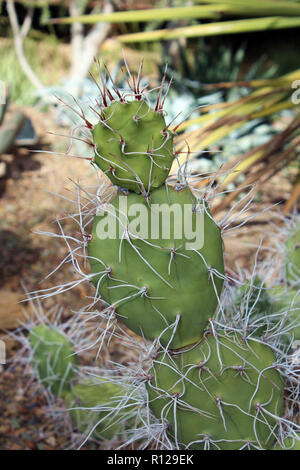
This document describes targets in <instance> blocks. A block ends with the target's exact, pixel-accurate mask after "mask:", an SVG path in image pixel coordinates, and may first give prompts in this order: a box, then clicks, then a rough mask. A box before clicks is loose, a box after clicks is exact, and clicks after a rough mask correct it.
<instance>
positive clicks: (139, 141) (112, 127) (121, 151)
mask: <svg viewBox="0 0 300 470" xmlns="http://www.w3.org/2000/svg"><path fill="white" fill-rule="evenodd" d="M92 133H93V139H94V143H95V163H96V164H97V165H98V166H99V167H100V168H101V169H102V170H103V171H104V172H105V173H106V174H107V176H108V177H109V178H110V179H111V181H112V182H113V183H114V184H116V185H118V186H122V187H123V188H128V189H130V190H131V191H135V192H137V193H144V194H146V193H148V192H149V191H150V190H152V189H155V188H158V187H159V186H161V185H162V184H163V183H164V182H165V180H166V178H167V176H168V173H169V170H170V168H171V165H172V161H173V158H174V155H173V135H172V133H171V132H170V131H169V130H168V129H167V125H166V122H165V118H164V116H163V114H162V113H159V112H155V111H154V110H152V109H151V108H150V107H149V105H148V103H147V102H146V101H145V100H142V99H138V100H135V101H131V102H123V100H122V101H113V102H112V103H111V104H110V106H108V107H107V108H104V109H103V110H102V112H101V120H100V121H99V122H98V124H96V125H95V127H94V128H93V130H92Z"/></svg>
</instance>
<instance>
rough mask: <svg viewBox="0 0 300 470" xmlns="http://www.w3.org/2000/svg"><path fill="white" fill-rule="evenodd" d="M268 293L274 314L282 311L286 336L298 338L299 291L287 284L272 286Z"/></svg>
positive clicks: (299, 328) (299, 326)
mask: <svg viewBox="0 0 300 470" xmlns="http://www.w3.org/2000/svg"><path fill="white" fill-rule="evenodd" d="M269 293H270V295H272V298H273V307H272V308H273V312H274V314H278V313H282V315H281V318H282V323H283V325H284V328H285V331H286V335H287V337H288V338H293V339H294V340H296V341H298V340H300V291H299V290H298V289H295V288H291V287H288V286H274V287H273V288H272V289H270V291H269Z"/></svg>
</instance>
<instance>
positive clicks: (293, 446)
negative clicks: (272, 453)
mask: <svg viewBox="0 0 300 470" xmlns="http://www.w3.org/2000/svg"><path fill="white" fill-rule="evenodd" d="M273 450H300V434H299V433H298V434H296V435H292V436H287V437H285V438H284V439H283V441H282V442H280V443H278V444H276V445H275V446H274V447H273Z"/></svg>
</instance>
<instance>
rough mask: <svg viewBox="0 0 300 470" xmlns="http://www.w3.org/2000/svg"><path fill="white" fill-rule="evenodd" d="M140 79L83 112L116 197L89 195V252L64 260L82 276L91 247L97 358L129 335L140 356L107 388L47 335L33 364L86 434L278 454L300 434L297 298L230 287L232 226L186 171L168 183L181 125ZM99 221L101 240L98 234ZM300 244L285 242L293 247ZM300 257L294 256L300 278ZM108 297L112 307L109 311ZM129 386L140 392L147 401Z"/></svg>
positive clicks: (34, 341) (82, 222) (255, 285)
mask: <svg viewBox="0 0 300 470" xmlns="http://www.w3.org/2000/svg"><path fill="white" fill-rule="evenodd" d="M98 65H99V63H98ZM140 72H141V68H140V70H139V73H138V77H137V79H134V78H133V77H132V76H131V74H130V72H129V71H128V73H129V85H130V90H126V91H124V90H123V91H121V90H119V89H118V88H117V87H116V85H115V83H114V82H113V81H112V79H111V77H110V75H109V77H110V80H111V81H112V88H110V89H109V88H108V87H107V85H106V80H105V79H104V78H103V76H102V75H101V70H100V77H101V83H102V90H101V98H102V102H101V103H97V105H96V107H95V108H91V109H92V110H93V111H94V112H95V113H96V116H97V118H96V119H97V123H96V124H94V125H93V124H91V123H90V122H89V121H88V120H87V119H86V117H85V115H84V113H83V111H82V110H81V108H80V112H79V114H80V115H81V117H82V118H83V121H84V123H85V124H83V127H84V125H85V127H86V129H87V130H88V131H90V134H91V140H90V141H88V143H89V145H91V146H92V147H93V150H94V153H95V156H94V160H93V163H95V164H96V166H98V167H99V168H100V169H102V170H103V171H104V172H105V174H106V175H107V176H108V177H109V178H110V180H111V182H112V183H113V184H114V185H116V186H117V188H116V189H117V192H116V195H115V197H114V199H113V200H111V194H110V195H109V196H107V194H106V193H103V194H102V193H101V186H100V187H99V188H97V194H96V195H95V197H94V196H92V197H91V199H90V200H88V201H86V199H85V201H84V204H83V205H82V207H80V211H79V213H80V215H79V217H78V219H79V220H78V223H79V226H80V229H81V234H84V241H82V238H81V239H80V240H77V241H78V246H79V247H83V252H84V255H83V256H82V254H81V252H80V255H78V251H77V248H76V249H75V250H74V249H71V248H70V256H69V257H66V260H67V261H66V262H69V261H70V260H72V263H73V266H74V268H75V270H76V272H77V273H80V274H82V273H83V270H81V268H80V269H79V267H80V266H81V262H82V258H84V259H85V258H86V248H87V254H88V258H89V262H90V269H91V272H89V273H88V274H85V273H83V280H84V281H86V280H89V281H90V280H92V282H93V284H94V286H95V295H94V298H93V300H92V302H91V303H90V304H89V306H87V307H86V308H85V309H84V312H83V313H84V315H85V316H83V317H82V318H83V321H82V325H83V330H85V328H86V335H87V338H90V332H91V326H87V323H88V322H89V320H92V321H95V322H96V327H94V325H92V330H93V331H95V330H96V331H97V334H98V332H99V331H100V332H101V333H100V339H99V338H97V339H96V340H94V339H93V340H91V348H92V349H93V348H94V347H95V346H96V345H98V344H99V350H98V351H100V350H101V348H102V347H108V346H107V345H106V341H105V339H106V338H107V335H108V341H107V343H108V345H109V344H111V343H112V342H114V341H116V342H117V343H119V342H120V341H122V340H123V339H124V338H125V339H124V343H122V346H123V345H124V346H125V345H126V347H129V349H130V353H131V354H133V350H134V349H136V350H137V352H136V356H135V358H134V360H133V361H131V356H130V355H129V357H130V360H128V357H126V360H125V362H124V363H121V364H118V363H117V361H115V360H114V359H113V360H110V361H109V363H108V368H109V371H108V372H109V374H111V376H112V377H113V381H112V382H109V383H107V381H106V380H105V375H107V374H106V373H104V374H103V381H102V382H101V380H100V382H101V383H95V382H94V381H91V380H86V381H85V380H82V376H81V379H79V381H77V385H74V382H73V381H72V378H73V371H74V369H75V367H74V366H75V365H76V363H75V359H74V356H72V347H71V345H70V344H68V342H67V341H66V338H64V336H63V335H62V337H61V336H57V334H56V333H54V331H52V330H51V329H50V330H49V328H47V327H45V330H44V328H43V327H42V328H41V329H38V330H37V329H36V330H35V331H34V330H33V331H32V333H31V335H30V336H31V337H30V342H31V346H32V348H33V349H34V359H35V362H36V368H37V370H38V371H39V374H40V377H41V380H42V381H43V382H44V383H46V384H47V385H48V386H49V387H51V388H52V389H53V390H54V391H55V393H56V394H64V396H65V397H66V400H67V404H68V407H69V408H70V413H71V416H72V418H73V420H74V423H75V426H76V427H77V429H79V430H80V431H81V432H83V433H87V434H88V435H93V436H94V437H96V438H100V439H105V440H111V439H112V438H113V437H115V436H117V438H120V436H121V435H122V436H123V437H124V436H125V435H126V436H130V437H129V438H128V441H127V444H128V445H133V443H134V442H140V440H141V439H142V438H145V441H144V443H143V444H142V446H144V447H142V448H156V449H157V448H162V449H165V450H166V449H168V450H169V449H170V450H173V449H196V450H197V449H199V450H202V449H233V450H238V449H272V448H273V447H274V445H275V444H276V442H277V443H280V442H283V440H284V437H285V436H286V435H287V434H288V432H292V434H293V432H296V431H297V432H299V430H300V428H299V426H298V424H297V423H295V422H292V421H290V420H289V419H288V418H287V417H286V416H288V414H284V413H291V410H292V409H295V408H296V407H297V406H298V403H299V399H298V397H299V388H298V387H299V377H298V369H297V367H298V366H297V365H296V366H295V364H296V362H295V358H293V357H292V355H291V354H290V353H289V351H288V348H287V347H286V346H285V345H282V344H281V337H282V336H283V335H284V334H286V335H289V334H290V333H291V334H292V335H293V338H297V337H298V336H297V335H298V330H297V329H296V328H297V327H299V321H298V317H297V318H296V319H295V321H294V317H291V316H288V315H287V313H289V312H290V309H289V308H288V311H289V312H287V307H286V305H287V303H289V302H290V298H288V299H286V298H285V297H284V298H280V299H279V300H278V299H277V298H276V296H275V295H274V292H273V291H272V290H271V289H269V286H268V289H267V288H266V286H265V282H264V281H262V280H261V277H260V276H256V277H254V276H252V277H251V281H250V282H246V284H245V286H243V287H240V288H238V289H236V287H234V286H232V281H234V276H233V277H231V276H230V273H229V274H228V275H227V274H226V275H225V272H224V262H223V246H222V237H221V229H220V227H222V228H223V230H224V227H226V226H227V225H226V224H225V225H224V220H226V217H225V219H223V222H221V223H220V227H219V226H218V225H217V224H216V222H215V221H214V219H213V217H212V214H211V212H210V210H209V207H208V203H207V199H209V189H205V190H204V191H202V189H201V190H200V192H199V193H198V194H200V196H198V197H197V196H196V194H197V191H196V190H194V189H192V188H191V187H189V185H188V180H189V177H188V175H187V172H186V167H185V168H184V169H182V168H181V167H180V168H179V170H178V175H177V176H176V177H175V176H174V175H173V179H171V178H170V179H169V180H168V181H167V177H168V175H169V170H170V168H171V165H172V162H173V161H174V159H175V157H177V153H176V151H175V150H174V149H173V136H174V134H175V132H176V128H174V129H171V128H170V124H171V123H169V124H167V123H166V120H165V114H164V111H163V103H164V101H165V96H164V97H163V83H162V84H161V87H159V90H158V97H157V102H156V106H155V107H154V109H151V108H150V107H149V104H148V100H147V95H146V94H145V93H144V90H145V89H144V88H143V89H141V78H140ZM163 82H164V80H163ZM100 89H101V87H100ZM81 127H82V126H81ZM94 166H95V165H94ZM171 180H172V181H171ZM171 183H172V184H171ZM207 196H208V198H207ZM89 197H90V193H89V191H85V198H87V199H89ZM109 201H110V202H109ZM89 203H91V205H90V204H89ZM247 204H248V203H247ZM91 206H92V207H93V208H92V209H91ZM91 211H92V212H93V214H95V215H93V217H94V219H93V224H92V233H87V232H86V230H87V227H89V226H90V222H91V213H92V212H91ZM76 214H77V216H78V207H77V206H76ZM72 220H77V219H76V216H72ZM226 223H227V222H226ZM228 225H229V224H228ZM60 228H61V227H60ZM63 237H64V238H65V236H64V235H63ZM72 239H73V240H74V238H72ZM294 242H295V240H294V239H293V241H292V242H288V243H287V246H288V247H289V246H290V245H289V243H291V246H293V250H294V248H295V243H294ZM297 243H298V242H297ZM293 250H290V251H291V252H293V253H294V251H293ZM296 250H297V246H296ZM296 258H297V257H294V254H291V256H290V257H289V262H290V261H292V262H293V273H294V265H295V264H297V263H296V262H297V259H296ZM289 270H290V265H289V266H288V268H287V272H289ZM224 280H225V287H226V288H228V291H229V292H235V295H234V294H233V295H232V298H231V299H230V302H229V305H231V306H232V307H233V308H232V312H231V311H230V312H229V309H227V306H228V305H227V303H226V304H225V303H224V296H223V294H224V291H223V284H224ZM240 284H241V283H239V285H240ZM70 285H73V283H66V284H65V285H64V287H65V288H66V289H68V288H69V286H70ZM74 285H78V282H77V280H76V282H74ZM292 288H293V286H292ZM234 289H235V291H234ZM61 290H62V289H61V287H59V288H58V292H61ZM45 291H46V293H45V297H47V296H48V295H49V294H48V290H45ZM225 291H226V289H225ZM290 295H292V294H291V293H290V292H289V294H288V296H290ZM99 299H101V300H102V301H103V303H104V307H103V309H101V310H100V311H99V310H98V309H97V307H96V306H97V303H98V300H99ZM297 302H298V301H297ZM94 309H95V310H94ZM86 315H88V316H86ZM89 315H90V317H89ZM99 318H100V319H101V320H100V321H99V324H98V320H99ZM123 324H125V326H126V327H127V329H126V328H124V326H123ZM285 325H287V328H285ZM79 330H80V328H79V329H78V328H77V327H76V328H75V331H76V337H77V332H78V331H79ZM132 332H134V333H136V334H137V335H139V337H140V338H136V336H135V335H133V334H132ZM40 338H42V339H40ZM112 338H113V339H112ZM150 342H151V343H150ZM76 344H77V343H76ZM115 344H116V343H115ZM103 345H105V346H103ZM86 349H88V348H87V346H86V341H84V342H83V343H82V351H85V350H86ZM70 357H71V359H72V360H70ZM66 358H68V360H67V361H66ZM132 364H133V366H132ZM114 368H115V369H116V370H117V372H118V374H119V375H118V377H119V378H120V384H119V383H117V382H116V380H115V375H113V370H114ZM102 370H103V369H102ZM127 370H129V372H128V377H126V380H124V374H125V372H124V371H126V372H127ZM77 372H78V370H77ZM122 384H123V385H124V384H126V385H128V384H130V385H131V386H133V387H134V389H135V391H136V392H138V393H137V395H138V397H139V398H137V399H135V397H134V394H133V393H132V391H129V389H126V390H125V389H124V388H123V387H122V386H121V385H122ZM285 384H288V385H287V388H286V389H285ZM72 385H73V387H72ZM125 388H126V387H125ZM285 391H287V395H288V396H289V398H288V401H289V400H290V409H289V410H288V411H286V410H285V407H284V392H285ZM134 417H139V418H140V421H141V423H142V424H141V423H140V424H141V426H139V425H137V424H136V423H137V422H138V421H135V418H134ZM127 426H129V427H131V428H132V429H131V430H130V431H132V432H130V431H129V430H128V429H127ZM124 431H125V432H124ZM293 435H294V434H293ZM124 439H126V437H125V438H124ZM125 445H126V444H124V446H125ZM151 446H152V447H151ZM160 446H161V447H160Z"/></svg>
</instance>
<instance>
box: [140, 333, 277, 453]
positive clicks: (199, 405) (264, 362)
mask: <svg viewBox="0 0 300 470" xmlns="http://www.w3.org/2000/svg"><path fill="white" fill-rule="evenodd" d="M273 363H275V356H274V354H273V352H272V350H271V349H270V348H269V347H268V346H266V345H264V344H262V343H259V342H256V341H254V340H250V341H248V342H247V343H246V342H244V341H243V339H242V338H241V337H240V336H238V335H234V336H233V335H228V336H221V335H218V337H217V339H216V338H215V337H214V336H212V335H211V334H208V335H205V336H204V337H203V338H202V340H201V342H200V343H199V344H197V345H195V346H194V347H193V348H190V349H187V350H186V351H185V352H181V351H173V352H169V353H166V352H164V353H162V354H160V355H159V356H158V357H157V358H156V360H155V361H154V364H153V366H152V368H151V369H150V374H152V377H153V378H152V379H151V380H150V381H149V382H148V384H147V389H148V392H149V400H150V401H149V406H150V408H151V410H152V411H153V413H154V414H155V416H156V417H157V418H162V419H164V420H166V421H167V423H168V431H167V432H168V433H169V435H170V436H171V438H172V439H173V440H174V441H175V444H176V445H177V446H178V447H179V448H185V447H188V448H190V449H192V450H194V449H199V450H202V449H206V448H210V449H213V450H214V449H215V450H216V449H224V450H237V449H241V448H243V447H244V448H251V447H252V448H255V447H259V448H263V449H271V448H272V447H273V445H274V443H275V437H274V436H273V433H274V429H275V428H276V418H274V417H273V415H275V416H278V415H279V416H281V413H282V410H283V389H284V384H283V380H282V379H281V376H280V374H279V373H278V372H277V371H276V370H275V369H274V368H272V365H273ZM260 407H262V408H260ZM263 410H265V411H263Z"/></svg>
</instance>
